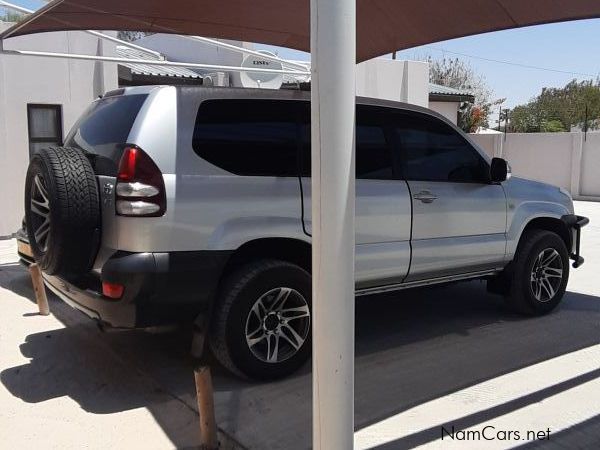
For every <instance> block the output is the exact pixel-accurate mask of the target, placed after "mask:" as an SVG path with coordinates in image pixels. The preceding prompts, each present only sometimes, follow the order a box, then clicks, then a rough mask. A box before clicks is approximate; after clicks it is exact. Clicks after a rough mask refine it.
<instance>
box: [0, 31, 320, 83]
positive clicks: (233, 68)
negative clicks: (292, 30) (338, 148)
mask: <svg viewBox="0 0 600 450" xmlns="http://www.w3.org/2000/svg"><path fill="white" fill-rule="evenodd" d="M0 41H1V40H0ZM0 53H1V54H3V55H21V56H39V57H42V58H65V59H76V60H82V61H103V62H116V63H135V64H146V65H148V66H166V67H189V68H195V69H209V70H224V71H230V72H260V73H281V74H293V75H310V72H308V71H307V72H300V71H296V70H285V69H283V70H279V69H261V68H254V67H238V66H222V65H219V64H200V63H186V62H179V61H166V60H162V59H137V58H121V57H119V56H99V55H81V54H77V53H56V52H39V51H34V50H6V49H4V50H0Z"/></svg>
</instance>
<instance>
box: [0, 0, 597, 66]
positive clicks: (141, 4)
mask: <svg viewBox="0 0 600 450" xmlns="http://www.w3.org/2000/svg"><path fill="white" fill-rule="evenodd" d="M309 8H310V1H309V0H219V1H214V0H212V1H207V0H56V1H54V2H52V3H50V4H48V5H47V6H45V7H44V8H42V9H41V10H39V11H38V12H36V13H35V14H33V15H31V16H29V17H28V18H27V19H25V20H24V21H23V22H21V23H19V24H17V25H15V26H14V27H12V28H10V29H9V30H6V31H5V32H4V33H3V34H2V35H0V37H1V38H7V37H10V36H19V35H23V34H30V33H40V32H45V31H59V30H82V29H83V30H87V29H92V30H135V31H149V32H163V33H177V34H191V35H201V36H207V37H214V38H228V39H237V40H242V41H249V42H258V43H263V44H273V45H279V46H283V47H289V48H294V49H297V50H304V51H310V29H309V16H310V14H309ZM593 17H600V0H357V33H358V37H357V41H358V42H357V61H358V62H360V61H364V60H367V59H370V58H373V57H375V56H380V55H383V54H386V53H390V52H392V51H394V50H401V49H406V48H410V47H415V46H418V45H423V44H428V43H431V42H438V41H443V40H446V39H451V38H456V37H462V36H468V35H472V34H479V33H485V32H489V31H496V30H502V29H507V28H516V27H522V26H527V25H536V24H542V23H550V22H561V21H567V20H576V19H585V18H593ZM324 26H327V24H324Z"/></svg>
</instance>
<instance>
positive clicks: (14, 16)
mask: <svg viewBox="0 0 600 450" xmlns="http://www.w3.org/2000/svg"><path fill="white" fill-rule="evenodd" d="M23 17H24V15H23V14H21V13H18V12H13V11H10V10H7V11H5V12H4V13H1V12H0V22H18V21H19V20H21V19H22V18H23Z"/></svg>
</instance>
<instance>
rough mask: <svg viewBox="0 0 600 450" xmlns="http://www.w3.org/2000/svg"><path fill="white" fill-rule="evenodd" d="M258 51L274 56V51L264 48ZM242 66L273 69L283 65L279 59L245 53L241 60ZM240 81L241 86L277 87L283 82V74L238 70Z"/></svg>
mask: <svg viewBox="0 0 600 450" xmlns="http://www.w3.org/2000/svg"><path fill="white" fill-rule="evenodd" d="M259 53H262V54H264V55H269V56H276V55H275V54H274V53H271V52H268V51H266V50H259ZM242 67H245V68H246V67H247V68H257V69H258V68H260V69H274V70H281V69H282V68H283V66H282V65H281V63H280V62H279V61H273V60H270V59H266V58H261V57H260V56H256V55H246V57H245V58H244V61H243V62H242ZM240 81H241V82H242V86H244V87H247V88H263V89H279V88H280V87H281V84H282V83H283V74H281V73H268V72H266V73H265V72H240Z"/></svg>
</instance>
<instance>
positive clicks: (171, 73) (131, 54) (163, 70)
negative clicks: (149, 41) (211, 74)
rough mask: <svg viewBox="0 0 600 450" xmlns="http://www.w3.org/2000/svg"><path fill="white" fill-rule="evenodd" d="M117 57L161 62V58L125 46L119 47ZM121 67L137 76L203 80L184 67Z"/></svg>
mask: <svg viewBox="0 0 600 450" xmlns="http://www.w3.org/2000/svg"><path fill="white" fill-rule="evenodd" d="M117 56H119V57H120V58H133V59H156V60H157V61H158V60H160V58H159V57H157V56H154V55H151V54H149V53H144V52H142V51H140V50H136V49H134V48H130V47H125V46H124V45H117ZM119 65H120V66H123V67H126V68H128V69H129V70H131V73H132V74H135V75H150V76H158V77H178V78H202V75H200V74H199V73H196V72H194V71H193V70H190V69H186V68H184V67H169V66H150V65H148V64H138V63H119Z"/></svg>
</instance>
